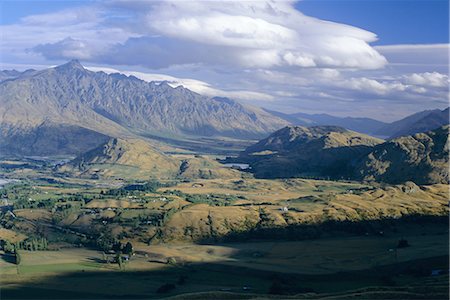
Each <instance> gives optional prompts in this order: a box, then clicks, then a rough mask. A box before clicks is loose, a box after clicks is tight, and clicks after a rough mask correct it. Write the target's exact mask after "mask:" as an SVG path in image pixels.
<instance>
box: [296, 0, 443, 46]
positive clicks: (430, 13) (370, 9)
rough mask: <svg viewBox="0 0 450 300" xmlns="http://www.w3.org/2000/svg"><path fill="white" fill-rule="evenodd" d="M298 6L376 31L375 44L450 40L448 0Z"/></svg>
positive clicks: (311, 0) (328, 1)
mask: <svg viewBox="0 0 450 300" xmlns="http://www.w3.org/2000/svg"><path fill="white" fill-rule="evenodd" d="M296 7H297V8H298V9H299V10H301V11H302V12H303V13H305V14H307V15H311V16H317V17H319V18H321V19H324V20H329V21H334V22H340V23H346V24H350V25H353V26H357V27H360V28H363V29H367V30H369V31H373V32H376V33H377V35H378V37H379V41H377V42H375V43H374V45H390V44H429V43H448V42H449V31H448V14H449V1H446V0H414V1H407V0H350V1H348V0H306V1H301V2H299V3H298V4H297V5H296Z"/></svg>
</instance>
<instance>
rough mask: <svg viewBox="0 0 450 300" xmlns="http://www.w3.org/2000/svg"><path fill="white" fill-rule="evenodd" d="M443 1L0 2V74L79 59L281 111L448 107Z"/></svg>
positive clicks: (367, 112)
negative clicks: (4, 71) (4, 70)
mask: <svg viewBox="0 0 450 300" xmlns="http://www.w3.org/2000/svg"><path fill="white" fill-rule="evenodd" d="M448 5H449V4H448V1H446V0H445V1H444V0H426V1H425V0H423V1H421V0H378V1H375V0H351V1H349V0H303V1H262V0H261V1H218V0H217V1H214V0H210V1H182V0H167V1H143V0H140V1H136V0H109V1H100V0H93V1H37V0H36V1H20V0H14V1H13V0H2V1H1V2H0V9H1V15H0V34H1V36H0V69H13V68H14V69H18V70H25V69H28V68H35V69H43V68H46V67H51V66H55V65H58V64H61V63H64V62H66V61H68V60H70V59H78V60H80V62H81V63H82V64H83V65H84V66H85V67H87V68H88V69H90V70H93V71H100V70H102V71H105V72H110V73H114V72H121V73H124V74H126V75H134V76H137V77H139V78H141V79H143V80H147V81H153V80H155V81H163V80H167V81H169V82H170V83H171V84H172V85H173V86H177V85H183V86H185V87H187V88H189V89H191V90H193V91H195V92H198V93H200V94H204V95H206V96H224V97H230V98H233V99H236V100H238V101H240V102H242V103H244V104H251V105H257V106H261V107H265V108H268V109H272V110H277V111H282V112H285V113H295V112H304V113H329V114H333V115H337V116H353V117H371V118H375V119H379V120H383V121H393V120H397V119H399V118H402V117H404V116H406V115H409V114H411V113H414V112H417V111H421V110H425V109H435V108H440V109H443V108H445V107H447V106H448V105H449V90H448V89H449V77H448V72H449V71H448V70H449V57H448V55H449V29H448V27H449V26H448V23H449V7H448Z"/></svg>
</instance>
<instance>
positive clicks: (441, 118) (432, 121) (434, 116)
mask: <svg viewBox="0 0 450 300" xmlns="http://www.w3.org/2000/svg"><path fill="white" fill-rule="evenodd" d="M447 124H449V109H448V108H447V109H444V110H439V109H434V110H425V111H422V112H418V113H415V114H413V115H410V116H408V117H406V118H403V119H401V120H399V121H396V122H393V123H390V124H387V125H385V126H383V127H381V128H380V129H379V130H378V131H377V132H376V134H378V135H381V136H388V137H389V138H391V139H392V138H396V137H399V136H406V135H412V134H415V133H419V132H426V131H429V130H433V129H436V128H439V127H441V126H443V125H447Z"/></svg>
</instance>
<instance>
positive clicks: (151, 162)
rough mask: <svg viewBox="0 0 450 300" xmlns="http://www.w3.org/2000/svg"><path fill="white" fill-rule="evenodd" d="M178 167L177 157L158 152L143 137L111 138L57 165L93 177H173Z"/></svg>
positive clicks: (59, 170)
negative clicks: (63, 163) (65, 162)
mask: <svg viewBox="0 0 450 300" xmlns="http://www.w3.org/2000/svg"><path fill="white" fill-rule="evenodd" d="M178 168H179V163H178V161H177V160H174V159H171V158H170V157H168V156H166V155H164V154H162V153H160V152H158V151H157V150H156V149H154V148H153V147H151V146H150V145H149V144H147V143H146V142H144V141H142V140H139V139H128V140H124V139H117V138H111V139H109V140H108V141H107V142H105V143H104V144H103V145H101V146H99V147H97V148H95V149H93V150H90V151H88V152H86V153H83V154H81V155H79V156H78V157H76V158H75V159H74V160H72V161H71V162H69V163H67V164H65V165H62V166H60V167H58V170H57V171H58V172H63V173H64V172H68V173H71V174H75V175H78V176H82V177H91V178H98V177H115V178H125V179H148V178H159V179H164V178H172V177H174V176H175V175H176V174H177V171H178Z"/></svg>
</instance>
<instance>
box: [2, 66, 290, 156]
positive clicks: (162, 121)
mask: <svg viewBox="0 0 450 300" xmlns="http://www.w3.org/2000/svg"><path fill="white" fill-rule="evenodd" d="M80 124H82V125H80ZM286 124H287V122H286V121H284V120H282V119H280V118H278V117H275V116H273V115H271V114H269V113H267V112H265V111H263V110H262V109H259V108H256V107H250V106H244V105H242V104H239V103H238V102H236V101H233V100H231V99H228V98H219V97H214V98H208V97H204V96H201V95H199V94H197V93H194V92H192V91H190V90H188V89H186V88H183V87H181V86H179V87H177V88H172V87H170V86H169V85H168V84H166V83H162V84H157V83H153V82H152V83H148V82H145V81H142V80H139V79H137V78H135V77H132V76H130V77H127V76H125V75H121V74H111V75H108V74H106V73H103V72H91V71H88V70H86V69H84V67H83V66H82V65H81V64H80V63H79V62H78V61H71V62H69V63H67V64H64V65H61V66H58V67H55V68H50V69H46V70H42V71H36V72H32V73H31V74H29V75H27V76H18V77H17V78H13V79H10V80H5V81H2V82H1V83H0V129H1V130H0V133H1V135H0V141H1V142H2V144H6V145H9V144H10V143H9V142H8V141H13V140H15V139H16V138H17V137H22V140H23V142H22V144H23V147H21V148H20V149H22V148H27V147H28V146H30V145H33V144H36V143H37V144H39V140H40V135H39V134H37V133H35V131H36V130H38V129H39V128H42V127H45V129H46V130H47V131H51V130H52V129H53V128H57V127H58V126H60V125H64V126H65V127H66V128H69V129H70V130H66V131H65V132H64V138H65V140H66V142H61V141H59V140H58V139H59V138H60V137H61V134H60V133H59V132H57V131H56V132H54V133H51V134H50V135H54V136H55V139H56V140H58V143H59V144H60V145H61V147H62V148H67V149H63V151H62V152H65V153H66V152H72V153H75V154H76V153H79V152H78V149H72V148H71V147H66V144H69V145H70V144H72V143H73V142H74V141H76V140H77V139H76V137H75V136H74V135H76V134H77V132H79V131H80V130H83V129H88V130H92V131H95V132H97V133H100V134H103V135H107V136H112V137H126V136H130V135H131V133H134V134H139V135H163V136H175V137H176V136H182V135H194V136H227V137H235V138H236V137H237V138H257V137H262V136H264V135H265V134H267V133H269V132H272V131H274V130H276V129H279V128H281V127H283V126H285V125H286ZM81 128H82V129H81ZM72 130H73V131H74V133H72ZM28 136H29V137H30V138H27V137H28ZM4 141H6V142H4ZM101 142H103V141H100V142H99V143H97V144H96V146H98V145H100V144H101ZM81 148H83V149H82V150H86V149H85V148H88V147H81ZM20 149H19V150H20ZM17 150H18V149H17V147H16V148H15V149H11V148H10V147H5V148H4V149H3V151H6V152H14V153H17V152H16V151H17ZM35 151H37V153H36V154H41V153H50V152H51V153H55V154H58V153H59V152H60V151H59V149H58V148H57V147H56V148H50V149H46V150H42V149H35Z"/></svg>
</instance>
